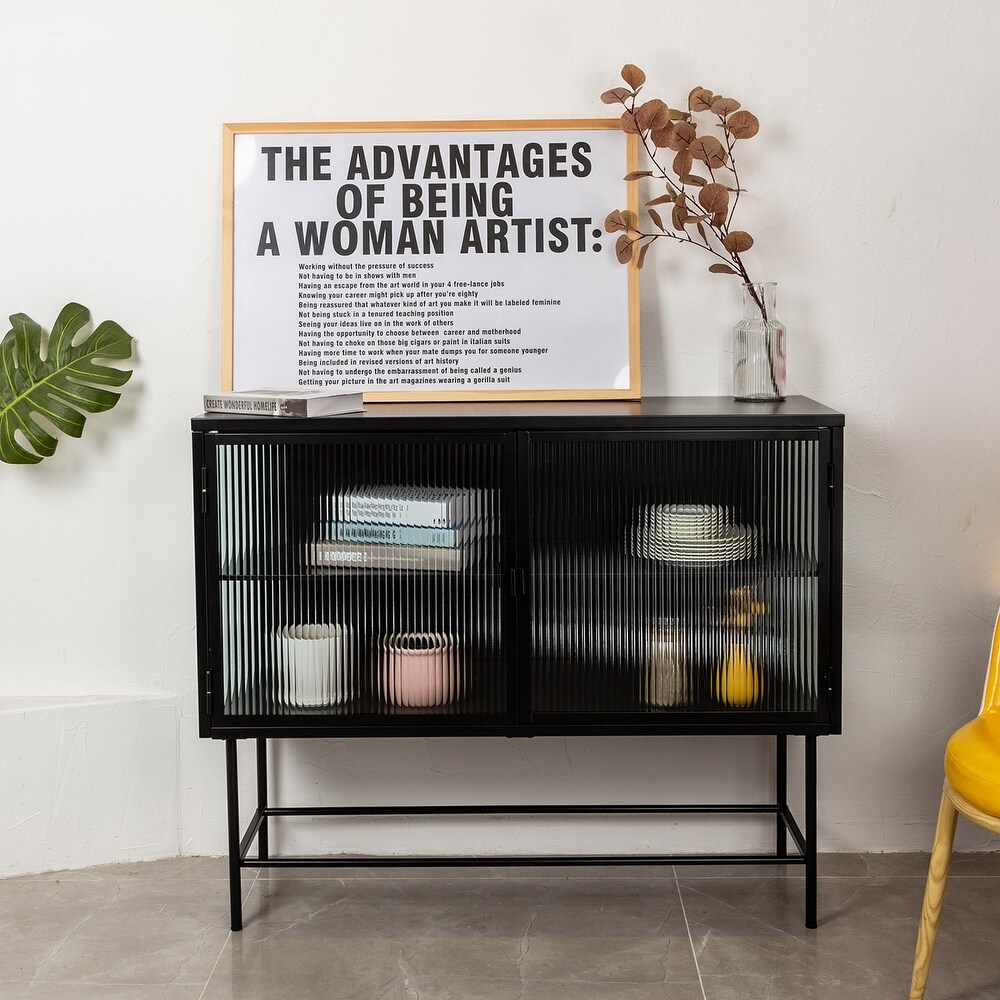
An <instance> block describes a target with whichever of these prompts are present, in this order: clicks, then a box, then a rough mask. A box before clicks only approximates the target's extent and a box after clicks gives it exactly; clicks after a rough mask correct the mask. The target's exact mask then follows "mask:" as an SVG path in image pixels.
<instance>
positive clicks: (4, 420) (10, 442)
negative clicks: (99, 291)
mask: <svg viewBox="0 0 1000 1000" xmlns="http://www.w3.org/2000/svg"><path fill="white" fill-rule="evenodd" d="M89 322H90V311H89V310H88V309H87V308H85V307H84V306H81V305H79V304H78V303H76V302H70V303H69V304H68V305H67V306H64V307H63V309H62V311H61V312H60V313H59V316H58V318H57V319H56V322H55V325H54V326H53V327H52V333H51V335H50V336H49V338H48V350H47V352H46V354H45V357H42V343H43V340H44V334H43V331H42V328H41V327H40V326H39V325H38V324H37V323H36V322H35V321H34V320H33V319H31V318H30V317H29V316H25V314H24V313H16V314H15V315H13V316H11V317H10V324H11V329H10V330H9V331H8V332H7V335H6V336H5V337H4V338H3V340H2V341H0V461H2V462H9V463H11V464H13V465H35V464H37V463H38V462H40V461H41V460H42V459H43V458H47V457H48V456H49V455H51V454H52V453H53V452H54V451H55V450H56V445H57V444H58V443H59V442H58V440H57V439H56V438H55V437H54V436H53V435H52V434H50V433H49V431H48V430H47V429H46V428H45V426H44V425H43V424H41V423H39V422H38V420H37V419H36V417H42V418H43V419H44V420H46V421H48V422H49V423H50V424H51V425H52V426H53V427H54V428H55V429H56V430H59V431H62V432H63V433H64V434H68V435H70V437H80V435H81V434H83V427H84V423H85V422H86V419H87V418H86V416H85V414H86V413H99V412H101V411H102V410H110V409H111V407H113V406H114V405H115V404H116V403H117V402H118V399H119V397H120V393H117V392H112V391H110V390H109V389H107V388H104V387H105V386H120V385H124V384H125V383H126V382H127V381H128V380H129V379H130V378H131V377H132V372H131V370H127V371H126V370H123V369H121V368H112V367H110V366H109V365H105V364H101V363H100V362H99V361H98V360H97V359H99V358H100V359H105V360H111V361H123V360H125V359H126V358H129V357H131V355H132V338H131V337H130V336H129V335H128V334H127V333H126V332H125V331H124V330H123V329H122V328H121V327H120V326H119V325H118V324H117V323H115V322H113V321H112V320H105V321H104V322H103V323H101V325H100V326H98V327H97V329H96V330H94V331H93V332H92V333H90V334H88V335H87V336H86V337H84V338H83V339H82V340H81V341H80V342H79V343H78V344H76V345H74V344H73V339H74V338H75V337H76V335H77V334H78V333H79V332H80V331H81V330H82V329H83V327H84V326H86V324H87V323H89ZM16 431H20V432H21V433H22V434H23V435H24V438H25V439H26V440H27V443H28V444H29V445H30V447H31V449H33V450H28V449H26V448H24V447H22V445H21V444H20V443H19V442H18V441H17V439H16V438H15V437H14V434H15V432H16Z"/></svg>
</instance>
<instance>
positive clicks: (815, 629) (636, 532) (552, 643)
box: [528, 432, 828, 723]
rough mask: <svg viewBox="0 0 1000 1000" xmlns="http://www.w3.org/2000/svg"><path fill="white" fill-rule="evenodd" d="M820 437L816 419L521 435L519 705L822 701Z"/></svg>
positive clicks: (747, 708) (770, 713)
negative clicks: (527, 621) (525, 664)
mask: <svg viewBox="0 0 1000 1000" xmlns="http://www.w3.org/2000/svg"><path fill="white" fill-rule="evenodd" d="M821 452H822V437H821V432H788V433H784V434H781V433H779V434H772V435H769V436H767V437H766V438H765V437H760V436H754V435H753V434H752V433H751V434H747V433H744V434H742V435H741V434H735V435H734V434H733V433H731V432H730V433H726V435H725V438H724V439H721V437H713V436H712V435H711V434H702V435H697V434H691V435H687V436H685V435H683V434H676V435H654V434H650V435H645V436H633V437H631V438H629V439H614V438H611V437H610V436H609V435H593V436H591V437H585V436H573V435H568V434H566V435H561V434H548V435H543V434H539V435H534V436H532V439H531V441H530V445H529V453H530V458H529V466H530V469H531V484H530V489H531V521H530V525H529V529H528V532H529V542H528V547H529V558H530V597H529V600H530V602H531V616H532V626H531V638H530V660H531V664H530V669H531V707H532V713H533V716H534V717H535V718H536V719H539V718H546V717H549V718H553V719H554V718H555V717H561V718H564V719H569V718H570V717H574V716H591V717H594V718H598V717H604V718H605V719H606V721H621V720H625V721H627V720H628V719H632V720H634V721H637V722H640V723H642V722H645V723H650V722H655V721H656V720H657V719H660V720H663V721H667V720H670V719H674V720H675V721H676V720H677V719H678V718H681V717H684V718H685V719H687V720H688V721H696V720H697V719H698V718H699V717H700V718H706V717H707V716H709V715H710V716H712V717H713V718H717V719H720V720H722V721H723V722H724V721H725V717H731V718H733V719H736V720H747V719H752V718H754V717H756V718H758V719H763V718H764V717H765V716H766V717H767V718H773V717H775V716H786V717H792V716H794V717H796V718H799V719H801V718H803V717H805V716H808V715H810V714H815V713H817V712H819V711H821V710H822V709H823V706H824V704H825V702H824V696H823V692H822V690H821V687H822V685H821V674H822V668H821V660H822V657H821V655H820V650H821V632H822V614H821V606H820V605H821V594H820V583H819V581H820V573H819V570H820V567H821V561H822V560H824V559H826V558H828V547H827V544H828V543H827V544H824V541H823V537H824V533H825V532H826V531H828V527H824V526H825V525H826V524H827V522H826V520H825V518H826V509H825V502H826V493H825V482H826V480H825V477H826V465H825V461H823V460H821Z"/></svg>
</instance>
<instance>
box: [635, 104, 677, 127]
mask: <svg viewBox="0 0 1000 1000" xmlns="http://www.w3.org/2000/svg"><path fill="white" fill-rule="evenodd" d="M635 119H636V121H637V122H638V123H639V128H641V129H647V128H652V129H658V128H663V127H664V126H666V125H669V124H670V108H668V107H667V106H666V104H664V103H663V101H660V100H656V99H654V100H652V101H646V103H645V104H642V105H640V106H639V107H638V108H637V109H636V112H635Z"/></svg>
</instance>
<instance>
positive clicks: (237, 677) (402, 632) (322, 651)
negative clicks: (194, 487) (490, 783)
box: [208, 434, 511, 725]
mask: <svg viewBox="0 0 1000 1000" xmlns="http://www.w3.org/2000/svg"><path fill="white" fill-rule="evenodd" d="M210 441H211V444H212V446H213V447H212V448H211V449H210V452H211V459H212V460H211V461H210V467H209V470H208V474H209V488H210V493H211V495H212V507H211V509H210V510H209V514H208V517H209V523H210V524H211V525H212V528H213V529H214V532H215V534H216V551H217V552H218V553H219V557H218V566H217V567H216V568H215V570H216V575H215V587H214V595H213V596H214V599H215V601H216V602H217V607H216V611H217V614H216V615H214V616H213V617H214V619H215V620H216V621H217V622H218V628H217V634H216V636H215V643H214V646H215V648H214V657H215V663H214V669H215V671H216V675H215V676H216V688H217V690H220V691H221V696H222V697H221V702H220V703H218V704H217V709H216V710H217V712H218V711H221V714H222V715H223V716H225V717H232V716H267V717H281V719H282V720H283V721H286V722H287V721H288V720H293V721H294V720H295V719H296V718H298V717H307V716H313V717H315V716H323V717H324V719H327V720H329V719H336V718H341V719H343V720H344V721H345V723H349V722H354V723H357V724H362V725H363V724H373V723H375V722H378V723H379V724H380V725H381V724H382V723H387V724H390V725H391V724H393V722H399V723H402V724H413V723H417V724H419V723H420V722H421V721H429V722H435V723H445V724H446V723H447V722H448V721H449V720H451V721H456V720H459V721H461V720H467V719H469V718H487V717H490V718H494V719H496V718H499V717H502V716H504V715H505V714H506V713H508V712H509V711H510V703H511V695H510V691H511V682H510V671H509V667H508V663H507V656H508V649H507V646H508V644H507V641H506V638H505V628H504V624H505V620H506V619H505V616H506V614H507V608H506V603H505V602H506V601H507V600H508V599H509V598H508V591H509V587H508V586H506V584H507V582H508V575H507V570H506V568H505V567H506V566H507V563H508V559H507V556H506V554H505V552H506V548H507V546H508V545H509V544H510V533H509V531H508V529H507V525H506V523H505V522H506V515H505V514H504V509H505V504H506V503H507V500H506V493H505V488H504V480H505V475H506V472H505V462H506V461H507V458H506V456H507V454H508V449H509V445H508V444H507V443H506V440H505V436H504V435H502V434H496V435H492V436H491V435H477V436H476V437H475V438H473V437H472V436H467V437H461V436H455V437H454V438H453V439H448V438H442V437H441V436H439V435H423V436H421V435H418V434H414V435H388V434H385V435H377V434H373V435H368V436H366V437H365V438H359V437H354V438H353V439H352V438H351V437H349V436H346V435H338V436H332V435H331V436H328V437H327V436H322V435H315V436H307V435H302V436H300V437H298V438H295V437H290V436H289V437H285V436H282V435H267V436H263V437H249V436H247V437H239V436H235V435H227V436H219V437H216V438H214V439H210Z"/></svg>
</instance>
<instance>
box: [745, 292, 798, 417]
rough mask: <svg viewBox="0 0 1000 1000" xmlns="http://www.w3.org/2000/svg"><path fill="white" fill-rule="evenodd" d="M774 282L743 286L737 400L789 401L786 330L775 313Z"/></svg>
mask: <svg viewBox="0 0 1000 1000" xmlns="http://www.w3.org/2000/svg"><path fill="white" fill-rule="evenodd" d="M777 287H778V286H777V283H776V282H774V281H759V282H753V283H747V284H745V285H744V286H743V319H741V320H740V322H739V323H737V324H736V326H734V327H733V398H734V399H746V400H768V399H784V398H785V327H784V326H783V324H781V323H779V322H778V320H777V319H776V318H775V314H774V297H775V291H776V289H777Z"/></svg>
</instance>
